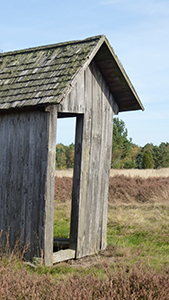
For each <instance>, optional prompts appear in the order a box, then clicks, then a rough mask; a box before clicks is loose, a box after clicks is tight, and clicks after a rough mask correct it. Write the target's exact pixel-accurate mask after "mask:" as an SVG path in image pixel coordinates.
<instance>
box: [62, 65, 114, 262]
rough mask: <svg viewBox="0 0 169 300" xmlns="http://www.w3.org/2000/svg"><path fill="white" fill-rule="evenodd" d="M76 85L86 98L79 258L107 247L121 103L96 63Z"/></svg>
mask: <svg viewBox="0 0 169 300" xmlns="http://www.w3.org/2000/svg"><path fill="white" fill-rule="evenodd" d="M82 82H83V83H82ZM79 84H80V85H81V86H83V87H84V88H83V89H82V88H81V89H78V85H79ZM76 85H77V88H76V93H75V92H74V94H73V95H69V97H70V99H73V98H74V97H75V98H76V99H79V98H81V99H82V98H83V99H84V100H83V102H84V103H85V108H84V109H85V111H84V114H83V115H79V116H78V117H77V124H76V146H75V168H74V178H73V191H72V214H71V232H70V247H71V248H72V249H74V250H76V258H79V257H82V256H85V255H90V254H93V253H95V252H98V251H99V250H100V249H104V248H105V247H106V239H107V197H108V186H109V171H110V164H111V151H112V129H113V111H115V112H116V113H117V112H118V106H117V104H116V103H115V101H114V99H113V96H112V94H111V93H110V91H109V88H108V87H107V85H106V83H105V81H104V79H103V77H102V75H101V74H100V72H99V71H98V69H97V67H96V65H95V63H94V62H92V64H91V65H90V66H89V67H88V68H87V69H86V70H84V73H83V75H82V76H81V78H80V77H79V81H78V82H77V83H76ZM79 90H80V94H79ZM65 101H66V99H65ZM74 101H75V100H73V101H72V103H74ZM72 105H73V104H72ZM62 108H63V107H62ZM62 111H63V110H62Z"/></svg>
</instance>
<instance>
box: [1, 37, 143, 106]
mask: <svg viewBox="0 0 169 300" xmlns="http://www.w3.org/2000/svg"><path fill="white" fill-rule="evenodd" d="M103 43H104V44H105V43H106V47H107V49H108V47H109V46H108V41H107V39H106V38H105V37H104V36H96V37H92V38H88V39H85V40H82V41H72V42H67V43H59V44H54V45H49V46H42V47H36V48H30V49H25V50H21V51H13V52H8V53H2V54H0V109H10V108H16V107H25V106H35V105H40V104H43V105H45V104H46V105H47V104H56V103H59V102H60V101H61V99H62V98H63V95H64V94H65V92H66V90H67V89H68V87H69V85H70V84H71V82H72V80H73V79H74V78H75V76H76V75H77V73H78V71H79V70H80V69H81V68H82V67H83V65H84V64H85V62H86V61H89V62H90V61H91V60H92V59H93V58H94V57H95V56H96V59H95V60H96V64H97V65H98V67H99V66H100V67H99V68H100V71H101V73H102V74H103V76H105V79H106V80H107V82H108V81H110V80H109V79H110V76H109V75H108V74H109V72H111V70H110V66H111V64H109V62H110V60H112V62H113V65H114V66H115V68H116V69H119V62H118V60H117V59H116V56H115V55H114V52H112V51H113V50H112V51H111V49H108V52H109V54H108V52H107V54H106V51H107V50H106V51H105V50H104V49H103V48H105V45H104V47H103ZM101 48H102V52H103V53H102V52H99V51H100V50H99V49H101ZM103 50H104V51H103ZM96 54H97V55H96ZM103 54H104V55H103ZM109 56H111V57H109ZM106 63H108V68H107V66H106ZM112 67H113V66H112ZM112 67H111V68H112ZM102 71H103V72H102ZM112 71H113V68H112ZM116 71H117V70H114V71H113V72H114V73H116V74H117V72H116ZM123 71H124V70H122V74H121V75H120V76H122V77H124V74H123ZM124 72H125V71H124ZM106 76H107V77H106ZM111 77H112V76H111ZM116 77H117V76H116ZM111 81H112V80H111ZM120 81H121V79H120ZM122 81H124V78H123V80H122ZM115 82H117V78H115ZM108 84H109V83H108ZM111 84H112V82H111ZM122 84H123V88H124V82H123V83H122ZM122 84H121V83H120V86H119V88H118V90H119V91H120V89H121V87H122ZM116 86H117V84H116ZM112 87H113V86H112ZM125 87H126V91H127V90H130V94H131V95H129V98H132V97H133V96H134V97H133V101H134V102H135V104H134V105H135V108H134V106H133V109H140V108H143V107H141V102H140V100H139V98H137V97H138V96H137V95H136V94H134V93H135V91H134V88H133V87H132V86H130V82H129V79H128V78H127V81H126V84H125ZM129 87H130V88H129ZM110 89H111V85H110ZM126 91H125V92H126ZM112 92H113V89H112ZM114 92H115V99H116V98H117V99H116V100H117V103H118V97H119V96H120V97H121V95H122V92H120V93H121V94H119V95H118V93H116V91H115V88H114ZM116 94H117V95H116ZM129 100H130V101H131V99H129ZM126 101H127V98H126V99H125V102H124V103H126V104H127V102H126ZM118 104H119V107H120V102H119V103H118ZM130 107H131V109H132V103H131V104H130V103H128V106H127V109H124V108H123V107H121V108H120V110H121V111H123V110H130Z"/></svg>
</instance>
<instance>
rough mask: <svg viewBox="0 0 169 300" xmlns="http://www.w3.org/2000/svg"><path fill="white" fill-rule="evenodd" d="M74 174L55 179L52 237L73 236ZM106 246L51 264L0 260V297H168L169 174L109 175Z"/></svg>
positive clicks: (116, 298) (7, 256)
mask: <svg viewBox="0 0 169 300" xmlns="http://www.w3.org/2000/svg"><path fill="white" fill-rule="evenodd" d="M71 187H72V178H71V177H69V178H68V177H65V178H61V177H57V178H56V181H55V204H54V236H57V237H69V230H70V209H71ZM107 242H108V246H107V249H106V250H104V251H101V252H100V253H99V254H96V255H93V256H90V257H85V258H82V259H79V260H76V261H72V260H70V261H68V262H62V263H59V264H57V265H55V266H53V267H51V268H47V267H44V266H43V265H37V266H34V267H33V266H30V265H28V264H25V262H24V261H21V260H20V258H19V257H17V256H16V255H14V254H13V255H6V256H5V257H3V258H1V260H0V299H10V300H13V299H87V300H90V299H91V300H92V299H115V300H118V299H126V300H130V299H147V300H148V299H149V300H151V299H159V300H163V299H166V300H168V299H169V296H168V295H169V177H154V178H152V177H150V178H141V177H130V176H129V177H127V176H124V175H120V176H113V177H111V178H110V185H109V205H108V232H107Z"/></svg>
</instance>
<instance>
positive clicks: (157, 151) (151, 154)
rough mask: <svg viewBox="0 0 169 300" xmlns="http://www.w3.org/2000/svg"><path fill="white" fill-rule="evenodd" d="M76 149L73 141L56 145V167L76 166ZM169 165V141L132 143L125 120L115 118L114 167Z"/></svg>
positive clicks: (158, 166)
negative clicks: (68, 143)
mask: <svg viewBox="0 0 169 300" xmlns="http://www.w3.org/2000/svg"><path fill="white" fill-rule="evenodd" d="M74 149H75V145H74V144H73V143H72V144H70V145H69V146H65V145H63V144H57V145H56V168H57V169H67V168H73V167H74ZM167 167H169V143H168V142H167V143H164V142H163V143H161V144H160V145H159V146H156V145H153V144H152V143H148V144H146V145H145V146H144V147H140V146H138V145H136V144H133V143H132V139H131V138H128V131H127V128H126V127H125V123H124V121H123V120H120V119H119V118H114V120H113V145H112V161H111V168H113V169H158V168H167Z"/></svg>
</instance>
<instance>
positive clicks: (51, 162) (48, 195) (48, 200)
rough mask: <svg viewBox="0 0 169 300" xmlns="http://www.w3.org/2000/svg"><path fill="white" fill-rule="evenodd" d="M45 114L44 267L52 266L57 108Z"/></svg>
mask: <svg viewBox="0 0 169 300" xmlns="http://www.w3.org/2000/svg"><path fill="white" fill-rule="evenodd" d="M46 111H47V112H48V113H47V135H48V155H47V178H46V184H45V186H46V189H45V196H44V197H45V221H44V222H45V224H44V230H45V232H44V235H45V240H44V260H45V265H47V266H50V265H52V264H53V260H52V253H53V206H54V181H55V157H56V126H57V106H51V107H48V108H47V109H46Z"/></svg>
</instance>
